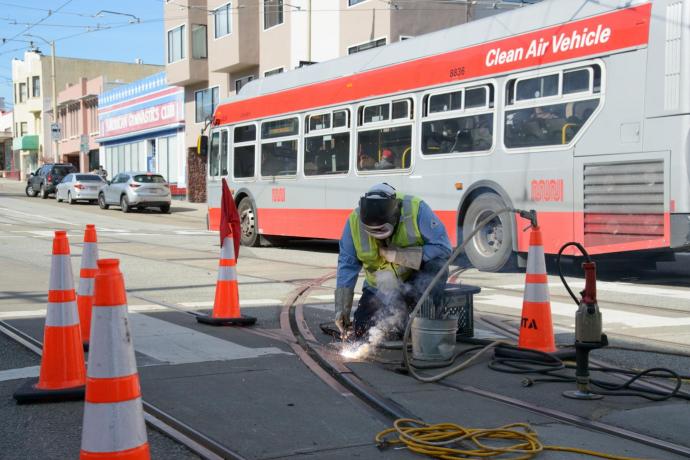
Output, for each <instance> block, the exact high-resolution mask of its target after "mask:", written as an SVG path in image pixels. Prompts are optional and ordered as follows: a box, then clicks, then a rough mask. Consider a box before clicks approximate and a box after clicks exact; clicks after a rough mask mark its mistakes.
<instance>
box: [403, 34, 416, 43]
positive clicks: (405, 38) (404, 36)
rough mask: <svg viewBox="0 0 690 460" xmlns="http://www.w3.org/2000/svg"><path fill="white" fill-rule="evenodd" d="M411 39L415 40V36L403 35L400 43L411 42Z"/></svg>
mask: <svg viewBox="0 0 690 460" xmlns="http://www.w3.org/2000/svg"><path fill="white" fill-rule="evenodd" d="M410 38H414V36H413V35H401V36H400V41H401V42H404V41H405V40H409V39H410Z"/></svg>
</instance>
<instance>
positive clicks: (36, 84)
mask: <svg viewBox="0 0 690 460" xmlns="http://www.w3.org/2000/svg"><path fill="white" fill-rule="evenodd" d="M31 97H41V77H38V76H35V77H31Z"/></svg>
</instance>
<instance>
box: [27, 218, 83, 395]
mask: <svg viewBox="0 0 690 460" xmlns="http://www.w3.org/2000/svg"><path fill="white" fill-rule="evenodd" d="M85 381H86V369H85V366H84V350H83V348H82V342H81V330H80V327H79V314H78V312H77V303H76V294H75V292H74V278H73V277H72V265H71V262H70V250H69V241H68V239H67V232H65V231H64V230H58V231H56V232H55V237H54V239H53V256H52V261H51V264H50V281H49V287H48V307H47V312H46V321H45V327H44V330H43V354H42V357H41V371H40V374H39V377H38V381H37V382H36V381H35V380H29V381H27V382H26V383H25V384H24V385H23V386H22V387H21V388H19V389H18V390H17V391H16V392H15V393H14V398H15V399H16V400H17V402H18V403H31V402H50V401H69V400H75V399H82V398H83V397H84V383H85Z"/></svg>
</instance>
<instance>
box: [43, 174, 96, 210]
mask: <svg viewBox="0 0 690 460" xmlns="http://www.w3.org/2000/svg"><path fill="white" fill-rule="evenodd" d="M104 185H106V182H105V181H104V180H103V178H101V176H99V175H97V174H79V173H72V174H68V175H66V176H65V178H64V179H62V181H61V182H60V183H59V184H58V185H57V186H56V187H55V199H56V200H57V201H58V202H61V201H63V200H64V201H67V202H68V203H69V204H74V203H76V202H77V201H89V202H90V203H94V204H95V203H96V201H97V200H98V191H99V190H100V189H101V187H103V186H104Z"/></svg>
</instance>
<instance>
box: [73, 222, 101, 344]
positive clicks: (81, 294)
mask: <svg viewBox="0 0 690 460" xmlns="http://www.w3.org/2000/svg"><path fill="white" fill-rule="evenodd" d="M97 260H98V244H97V240H96V226H95V225H93V224H88V225H87V226H86V230H85V231H84V249H83V250H82V252H81V270H79V285H78V287H77V308H78V309H79V324H80V325H81V340H82V343H83V344H84V349H85V350H88V349H89V335H90V334H91V306H92V305H93V280H94V278H95V277H96V271H98V267H97V266H96V261H97Z"/></svg>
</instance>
